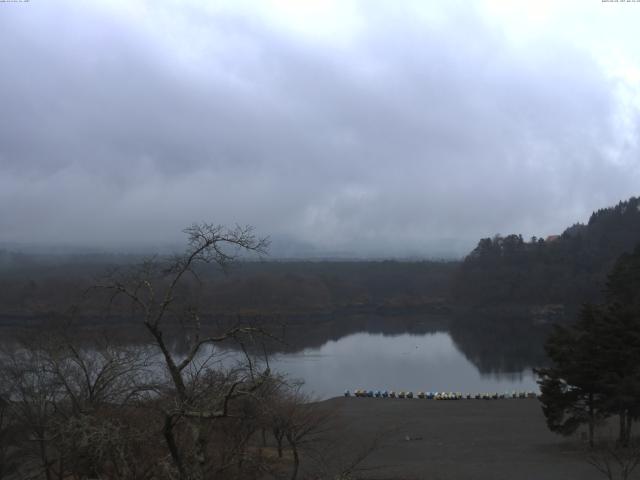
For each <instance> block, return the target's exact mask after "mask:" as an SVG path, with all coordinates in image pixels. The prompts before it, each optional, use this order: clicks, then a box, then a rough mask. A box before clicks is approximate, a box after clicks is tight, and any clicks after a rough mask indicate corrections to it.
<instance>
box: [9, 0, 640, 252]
mask: <svg viewBox="0 0 640 480" xmlns="http://www.w3.org/2000/svg"><path fill="white" fill-rule="evenodd" d="M26 5H27V6H26V7H24V8H14V6H13V5H12V8H8V7H4V6H2V8H1V9H0V40H2V45H3V48H2V49H0V64H1V65H3V69H2V72H3V73H2V75H1V76H0V105H2V110H1V111H0V241H18V242H43V243H47V242H48V243H70V244H85V245H99V246H108V245H125V244H128V243H139V244H145V243H150V244H162V243H170V242H175V241H178V240H179V239H180V230H181V229H182V227H184V226H185V225H187V224H190V223H191V222H193V221H200V220H211V221H214V222H220V223H235V222H239V223H243V224H245V223H248V224H253V225H255V226H256V227H257V229H258V230H259V232H262V233H264V234H271V235H274V236H275V238H276V239H280V238H286V239H290V240H291V241H292V242H296V243H300V244H306V245H309V248H313V249H315V251H318V252H338V251H343V252H352V253H355V254H359V255H382V256H384V255H400V256H402V255H425V256H429V255H444V254H448V253H461V252H464V251H465V250H466V249H468V248H470V247H471V246H472V245H473V244H474V242H475V241H476V240H477V238H478V237H479V236H487V235H491V234H493V233H497V232H501V233H508V232H522V233H523V234H525V235H532V234H536V235H546V234H550V233H556V232H558V231H559V230H560V229H561V228H562V227H564V226H566V225H567V224H569V223H572V222H573V221H575V220H580V219H582V220H585V219H586V218H587V216H588V214H589V213H590V211H591V210H592V209H595V208H598V207H601V206H605V205H607V204H611V203H615V202H617V201H618V200H619V199H621V198H625V197H628V196H630V195H633V194H637V193H638V192H637V185H638V180H640V168H639V165H640V162H638V161H637V159H638V148H637V143H636V139H637V131H638V129H637V126H638V116H637V110H635V109H633V108H631V107H629V108H628V109H627V110H626V112H627V116H626V117H625V122H626V123H625V125H624V129H621V127H620V115H621V113H620V111H621V108H622V107H623V106H624V105H623V106H621V104H620V98H619V85H618V84H617V83H616V82H617V80H616V79H614V78H612V77H611V76H610V75H608V73H607V71H606V70H605V69H603V67H602V65H601V64H600V63H598V61H597V60H596V59H595V58H594V56H593V55H592V54H591V52H590V51H589V50H588V49H584V48H580V46H579V45H578V46H576V45H574V44H570V43H568V42H565V43H553V41H554V39H553V38H550V37H549V38H547V37H545V36H541V37H540V38H539V39H538V41H536V42H526V43H523V44H517V43H515V42H513V41H511V40H510V39H509V38H508V37H507V36H506V35H505V34H504V33H503V32H502V31H500V30H499V29H497V28H495V26H492V25H490V24H489V23H488V22H487V21H486V18H485V17H483V16H482V15H480V13H479V12H478V11H475V10H473V9H471V10H469V9H467V10H463V9H462V8H460V7H455V8H452V9H450V10H448V11H446V12H444V17H443V20H441V21H438V22H429V21H428V20H425V19H424V18H422V19H421V18H419V17H417V16H415V15H412V12H411V11H407V12H392V11H391V10H390V9H389V8H387V7H385V6H384V4H376V7H375V8H373V7H372V8H369V9H367V10H364V9H361V10H360V14H361V20H362V25H363V26H362V28H361V30H360V31H358V32H357V34H354V36H353V38H350V39H349V41H347V42H342V43H336V44H331V43H326V42H319V41H313V40H310V39H309V38H306V37H304V36H299V35H296V34H295V33H294V32H291V31H286V30H283V29H282V28H279V27H278V26H277V25H276V24H274V23H270V22H269V21H267V20H266V19H264V18H261V17H259V16H252V15H248V14H247V12H243V11H240V10H238V11H235V12H234V11H220V12H217V13H210V12H209V13H208V12H206V10H204V9H198V8H196V7H193V9H191V10H181V11H180V12H176V16H177V17H178V18H177V20H176V22H178V24H179V25H186V26H187V27H188V28H184V26H182V27H179V28H178V27H176V29H175V30H171V31H167V32H166V36H164V37H163V36H158V35H156V34H153V32H151V33H150V31H149V30H148V29H146V27H145V26H144V25H138V24H136V23H135V22H132V21H130V20H127V18H126V17H124V16H118V15H115V14H113V12H111V13H110V11H106V10H104V9H100V8H89V7H78V6H72V4H71V3H56V5H55V6H54V5H48V6H46V5H40V4H36V3H31V4H26ZM167 8H170V4H169V6H168V7H167ZM151 26H152V27H153V24H152V25H151ZM178 33H180V34H183V35H184V37H182V38H177V37H176V35H177V34H178ZM172 35H173V37H172ZM190 41H192V45H190ZM629 112H630V113H629Z"/></svg>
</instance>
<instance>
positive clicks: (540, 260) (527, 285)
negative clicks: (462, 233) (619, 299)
mask: <svg viewBox="0 0 640 480" xmlns="http://www.w3.org/2000/svg"><path fill="white" fill-rule="evenodd" d="M639 242H640V199H639V198H636V197H632V198H630V199H628V200H626V201H621V202H620V203H618V204H617V205H615V206H613V207H609V208H603V209H600V210H598V211H596V212H594V213H593V214H592V215H591V217H590V218H589V222H588V223H587V224H586V225H584V224H580V223H577V224H574V225H572V226H571V227H569V228H567V229H566V230H565V231H564V232H563V233H562V234H561V235H560V236H558V237H551V238H548V239H543V238H536V237H532V238H531V239H529V240H525V239H524V238H523V237H522V235H518V234H511V235H507V236H499V235H496V236H495V237H493V238H483V239H481V240H480V241H479V242H478V245H477V246H476V248H475V249H474V250H473V251H472V252H471V253H470V254H469V255H468V256H467V257H466V258H465V259H464V261H463V262H462V264H461V265H460V268H459V270H458V271H457V273H456V275H455V279H454V280H453V286H452V297H453V299H454V300H455V301H456V302H460V303H464V304H471V305H476V306H478V305H495V304H519V305H542V304H568V305H579V304H580V303H582V302H584V301H586V300H592V301H593V300H597V299H600V298H601V297H602V292H603V288H604V281H605V279H606V276H607V274H608V273H609V271H610V270H611V268H612V266H613V264H614V262H615V260H616V259H617V258H618V257H619V256H620V255H621V254H623V253H625V252H630V251H632V250H633V248H634V247H635V246H636V245H637V244H638V243H639Z"/></svg>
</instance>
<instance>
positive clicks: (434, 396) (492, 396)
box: [344, 389, 538, 400]
mask: <svg viewBox="0 0 640 480" xmlns="http://www.w3.org/2000/svg"><path fill="white" fill-rule="evenodd" d="M344 396H345V397H352V396H353V397H370V398H420V399H427V400H498V399H506V398H537V396H538V394H537V393H536V392H523V391H520V392H516V391H512V392H503V393H498V392H483V393H460V392H418V393H416V394H414V393H413V392H405V391H399V392H394V391H393V390H375V391H374V390H360V389H356V390H354V391H353V393H352V392H351V391H349V390H346V391H345V392H344Z"/></svg>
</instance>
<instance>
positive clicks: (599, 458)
mask: <svg viewBox="0 0 640 480" xmlns="http://www.w3.org/2000/svg"><path fill="white" fill-rule="evenodd" d="M586 460H587V463H589V464H590V465H591V466H593V467H594V468H595V469H596V470H598V471H599V472H600V473H601V474H602V475H604V476H605V477H606V478H607V479H609V480H616V479H620V480H627V479H629V478H631V474H632V473H633V471H634V470H635V469H636V467H637V466H638V464H639V463H640V443H639V442H638V441H637V440H636V441H632V440H630V441H629V443H628V444H627V445H622V444H621V443H620V442H615V441H612V440H608V439H607V440H602V441H600V442H598V443H597V444H596V445H594V447H593V448H590V449H589V451H588V452H587V454H586Z"/></svg>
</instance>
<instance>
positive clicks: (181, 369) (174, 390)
mask: <svg viewBox="0 0 640 480" xmlns="http://www.w3.org/2000/svg"><path fill="white" fill-rule="evenodd" d="M185 233H186V234H187V236H188V248H187V251H186V252H185V253H184V254H183V255H180V256H177V257H174V258H172V259H170V260H169V261H159V260H158V259H152V260H150V261H147V262H145V263H144V264H143V265H141V266H140V267H138V268H136V269H134V270H132V271H130V272H126V273H125V274H124V275H122V274H120V275H114V276H112V277H111V278H110V279H109V280H108V281H107V282H106V283H104V284H102V285H101V287H102V288H104V289H107V290H109V291H111V292H112V297H111V299H112V301H113V300H116V299H117V298H118V297H124V298H125V299H126V300H128V302H129V303H130V306H131V308H132V311H133V312H134V314H136V315H137V316H139V317H140V318H141V321H142V323H143V325H144V327H145V328H146V330H147V331H148V333H149V334H150V336H151V337H152V339H153V341H154V344H155V345H156V347H157V348H158V349H159V351H160V353H161V355H162V359H163V366H164V369H165V371H166V372H167V374H168V379H169V383H168V384H167V385H166V386H165V387H164V389H163V391H162V392H161V393H162V397H163V399H164V401H163V402H162V410H163V416H164V420H163V428H162V433H163V436H164V439H165V442H166V446H167V448H168V451H169V453H170V456H171V459H172V461H173V465H174V467H175V469H176V472H177V475H178V477H179V478H181V479H191V478H195V479H199V478H204V477H205V476H207V475H209V473H210V472H211V471H213V470H215V468H217V467H219V465H218V466H216V465H215V462H213V459H212V455H211V448H210V445H209V442H210V439H211V435H208V434H207V433H208V432H209V423H210V422H211V421H213V420H216V419H223V418H228V417H231V416H233V415H234V413H233V412H232V410H231V407H230V403H231V402H232V401H234V400H236V399H238V398H240V397H243V396H251V395H255V394H256V392H257V390H258V389H259V388H260V386H261V384H262V383H263V382H264V379H265V378H267V377H268V376H269V371H268V369H267V370H265V371H264V372H260V373H259V374H256V373H255V372H254V371H253V368H252V365H251V364H249V368H248V370H243V369H236V370H234V371H233V372H231V373H229V374H227V375H223V376H220V375H218V376H215V377H212V376H209V377H202V376H196V377H194V376H193V375H192V374H193V373H194V371H198V370H200V371H201V370H202V369H201V368H198V367H197V366H196V365H195V363H196V361H197V358H198V356H199V355H200V354H201V352H202V351H203V349H204V347H205V346H208V345H215V344H219V343H221V342H225V341H228V340H231V339H237V338H240V337H242V336H252V335H256V334H259V333H260V332H259V331H258V330H257V329H255V328H253V327H251V326H244V325H236V326H234V327H232V328H229V329H227V330H225V331H224V332H222V333H220V334H217V335H203V334H202V328H201V321H200V314H199V312H198V310H197V308H196V307H195V306H194V305H186V306H185V305H184V303H183V302H180V301H179V299H178V297H179V296H180V288H181V287H182V285H183V283H184V282H185V281H186V280H187V277H191V278H193V279H195V280H196V281H197V282H200V277H199V272H198V267H199V266H201V265H202V264H215V265H217V266H219V267H221V268H222V269H223V270H226V269H227V268H228V266H229V264H230V262H232V261H233V260H234V259H236V258H237V256H238V255H239V254H240V253H243V252H254V253H258V254H262V253H264V252H265V249H266V247H267V245H268V241H267V240H266V239H260V238H257V237H256V236H255V235H254V234H253V230H252V228H251V227H236V228H233V229H227V228H225V227H223V226H219V225H218V226H216V225H212V224H206V223H205V224H194V225H192V226H191V227H189V228H187V229H186V230H185ZM176 320H177V321H178V322H179V323H180V324H181V325H182V326H183V328H187V329H189V335H187V336H185V341H186V343H187V345H186V349H185V350H186V353H184V354H182V355H179V354H177V353H175V352H174V351H172V348H171V346H170V344H169V343H168V341H167V338H166V335H165V330H164V328H165V326H166V323H167V322H168V321H174V322H175V321H176ZM194 369H195V370H194ZM194 379H196V380H197V381H194ZM187 439H188V440H187Z"/></svg>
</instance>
